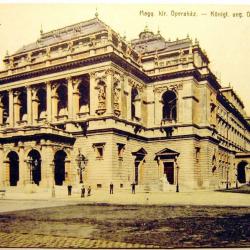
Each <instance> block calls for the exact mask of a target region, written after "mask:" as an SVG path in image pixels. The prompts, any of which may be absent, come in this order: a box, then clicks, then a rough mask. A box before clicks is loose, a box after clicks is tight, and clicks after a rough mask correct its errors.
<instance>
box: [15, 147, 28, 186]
mask: <svg viewBox="0 0 250 250" xmlns="http://www.w3.org/2000/svg"><path fill="white" fill-rule="evenodd" d="M27 173H28V176H29V168H28V166H27V163H26V162H25V159H24V145H23V143H20V145H19V180H18V182H17V185H18V186H24V185H25V184H26V180H27Z"/></svg>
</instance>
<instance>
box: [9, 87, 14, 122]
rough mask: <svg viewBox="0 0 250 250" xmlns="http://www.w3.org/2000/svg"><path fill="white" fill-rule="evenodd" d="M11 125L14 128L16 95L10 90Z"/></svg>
mask: <svg viewBox="0 0 250 250" xmlns="http://www.w3.org/2000/svg"><path fill="white" fill-rule="evenodd" d="M9 124H10V127H13V126H14V94H13V90H9Z"/></svg>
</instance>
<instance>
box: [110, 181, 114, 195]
mask: <svg viewBox="0 0 250 250" xmlns="http://www.w3.org/2000/svg"><path fill="white" fill-rule="evenodd" d="M113 192H114V184H113V183H112V182H111V183H110V185H109V193H110V194H113Z"/></svg>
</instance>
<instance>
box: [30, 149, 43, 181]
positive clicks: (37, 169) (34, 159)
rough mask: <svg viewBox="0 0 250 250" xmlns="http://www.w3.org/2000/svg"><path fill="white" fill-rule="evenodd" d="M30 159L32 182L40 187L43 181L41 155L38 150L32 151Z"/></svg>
mask: <svg viewBox="0 0 250 250" xmlns="http://www.w3.org/2000/svg"><path fill="white" fill-rule="evenodd" d="M28 157H29V159H30V161H29V164H30V166H29V167H30V171H31V178H32V179H31V182H32V183H35V184H37V185H39V182H40V181H41V155H40V153H39V152H38V151H37V150H35V149H32V150H31V151H30V152H29V154H28Z"/></svg>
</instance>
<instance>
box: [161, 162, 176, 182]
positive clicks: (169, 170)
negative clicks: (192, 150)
mask: <svg viewBox="0 0 250 250" xmlns="http://www.w3.org/2000/svg"><path fill="white" fill-rule="evenodd" d="M163 164H164V175H165V176H166V178H167V181H168V183H169V184H174V162H164V163H163Z"/></svg>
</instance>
